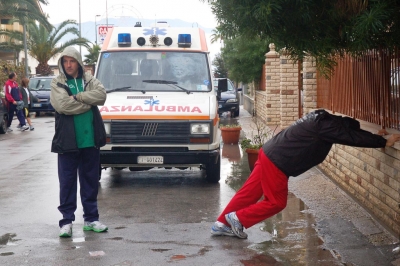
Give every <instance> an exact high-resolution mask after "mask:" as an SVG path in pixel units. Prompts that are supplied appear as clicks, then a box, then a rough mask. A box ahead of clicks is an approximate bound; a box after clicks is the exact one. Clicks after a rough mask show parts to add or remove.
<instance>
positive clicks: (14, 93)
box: [4, 72, 29, 132]
mask: <svg viewBox="0 0 400 266" xmlns="http://www.w3.org/2000/svg"><path fill="white" fill-rule="evenodd" d="M16 80H17V74H16V73H14V72H12V73H10V74H9V75H8V80H7V81H6V83H5V84H4V91H5V96H6V101H7V104H8V121H7V132H11V131H13V130H12V129H11V128H10V127H11V123H12V120H13V118H14V113H16V114H17V118H18V120H19V124H20V125H21V126H20V130H22V131H25V130H28V129H29V127H28V126H27V125H26V123H25V117H24V115H23V113H22V109H23V102H22V95H21V92H20V90H19V87H18V83H17V81H16ZM18 102H20V104H22V106H20V107H18ZM17 107H18V108H17ZM21 107H22V108H21Z"/></svg>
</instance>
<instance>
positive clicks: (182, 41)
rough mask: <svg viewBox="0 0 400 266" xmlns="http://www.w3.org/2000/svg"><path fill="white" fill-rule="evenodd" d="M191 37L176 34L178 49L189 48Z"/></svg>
mask: <svg viewBox="0 0 400 266" xmlns="http://www.w3.org/2000/svg"><path fill="white" fill-rule="evenodd" d="M191 45H192V36H191V35H190V34H178V47H185V48H190V46H191Z"/></svg>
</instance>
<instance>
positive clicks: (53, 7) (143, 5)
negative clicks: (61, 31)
mask: <svg viewBox="0 0 400 266" xmlns="http://www.w3.org/2000/svg"><path fill="white" fill-rule="evenodd" d="M48 2H49V4H48V5H47V6H46V5H42V9H43V12H44V13H47V14H49V16H50V18H49V21H50V23H52V24H58V23H60V22H62V21H64V20H67V19H74V20H76V22H77V23H79V2H80V10H81V22H82V23H83V22H87V21H95V16H96V15H100V16H99V17H96V21H97V22H99V21H100V20H105V19H106V18H107V17H108V18H112V17H115V18H121V17H124V16H129V17H134V18H137V19H138V20H140V19H154V20H159V19H165V20H167V21H168V19H181V20H183V21H187V22H192V23H197V24H198V25H199V26H201V27H206V28H215V27H216V26H217V22H216V20H215V18H214V14H213V13H212V12H211V8H210V5H209V4H208V3H207V1H206V2H204V3H203V2H202V1H200V0H141V1H138V0H80V1H79V0H62V1H61V0H48ZM106 10H107V12H106ZM132 26H133V25H132ZM143 26H147V25H143ZM207 39H208V45H209V50H210V52H211V58H213V57H214V55H215V54H216V53H218V52H219V50H220V47H221V44H220V43H219V42H218V43H214V44H211V43H210V36H207ZM83 54H84V53H83Z"/></svg>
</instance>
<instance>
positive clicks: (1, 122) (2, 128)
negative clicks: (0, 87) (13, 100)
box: [0, 95, 8, 134]
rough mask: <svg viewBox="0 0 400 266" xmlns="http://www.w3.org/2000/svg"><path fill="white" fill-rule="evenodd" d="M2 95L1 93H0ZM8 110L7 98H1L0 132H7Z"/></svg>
mask: <svg viewBox="0 0 400 266" xmlns="http://www.w3.org/2000/svg"><path fill="white" fill-rule="evenodd" d="M0 96H1V95H0ZM7 121H8V111H7V104H6V99H5V98H4V97H1V98H0V134H4V133H6V132H7Z"/></svg>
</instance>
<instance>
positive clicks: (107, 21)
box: [106, 0, 108, 30]
mask: <svg viewBox="0 0 400 266" xmlns="http://www.w3.org/2000/svg"><path fill="white" fill-rule="evenodd" d="M106 24H107V30H108V7H107V0H106Z"/></svg>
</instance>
